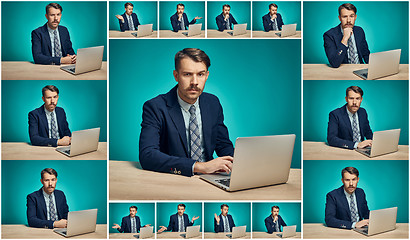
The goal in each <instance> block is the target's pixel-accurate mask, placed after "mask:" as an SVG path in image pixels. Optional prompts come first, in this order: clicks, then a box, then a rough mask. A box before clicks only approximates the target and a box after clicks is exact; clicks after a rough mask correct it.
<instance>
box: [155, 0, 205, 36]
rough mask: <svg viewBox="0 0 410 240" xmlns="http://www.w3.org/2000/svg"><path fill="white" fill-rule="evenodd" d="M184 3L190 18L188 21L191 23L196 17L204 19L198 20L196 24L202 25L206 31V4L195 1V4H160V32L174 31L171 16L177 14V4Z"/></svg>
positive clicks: (185, 11) (175, 2) (168, 2)
mask: <svg viewBox="0 0 410 240" xmlns="http://www.w3.org/2000/svg"><path fill="white" fill-rule="evenodd" d="M178 3H183V4H184V5H185V10H184V13H186V15H187V17H188V21H189V22H191V21H192V20H193V19H194V18H195V17H202V18H201V19H198V20H196V23H202V28H201V29H202V30H204V29H205V2H204V1H195V2H193V1H192V2H180V1H179V2H178V1H174V2H170V1H166V2H164V1H162V2H159V8H160V15H159V27H160V30H172V25H171V20H170V18H171V16H172V15H174V14H175V13H176V12H177V4H178Z"/></svg>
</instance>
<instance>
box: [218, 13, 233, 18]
mask: <svg viewBox="0 0 410 240" xmlns="http://www.w3.org/2000/svg"><path fill="white" fill-rule="evenodd" d="M229 15H231V14H229ZM216 18H224V17H223V16H222V13H221V14H218V16H216Z"/></svg>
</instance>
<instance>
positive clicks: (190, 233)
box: [186, 225, 201, 238]
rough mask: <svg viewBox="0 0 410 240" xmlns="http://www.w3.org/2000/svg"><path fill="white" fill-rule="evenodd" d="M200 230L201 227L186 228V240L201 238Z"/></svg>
mask: <svg viewBox="0 0 410 240" xmlns="http://www.w3.org/2000/svg"><path fill="white" fill-rule="evenodd" d="M200 228H201V225H197V226H188V227H186V238H192V237H196V236H199V235H200V233H199V229H200Z"/></svg>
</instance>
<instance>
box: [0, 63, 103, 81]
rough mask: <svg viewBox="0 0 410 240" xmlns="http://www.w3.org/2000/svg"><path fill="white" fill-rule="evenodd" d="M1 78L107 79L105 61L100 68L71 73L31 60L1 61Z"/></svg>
mask: <svg viewBox="0 0 410 240" xmlns="http://www.w3.org/2000/svg"><path fill="white" fill-rule="evenodd" d="M1 68H2V72H1V76H2V80H107V62H103V63H102V67H101V69H100V70H96V71H92V72H87V73H83V74H79V75H73V74H71V73H68V72H66V71H63V70H61V69H60V66H59V65H41V64H34V63H32V62H4V61H3V62H1Z"/></svg>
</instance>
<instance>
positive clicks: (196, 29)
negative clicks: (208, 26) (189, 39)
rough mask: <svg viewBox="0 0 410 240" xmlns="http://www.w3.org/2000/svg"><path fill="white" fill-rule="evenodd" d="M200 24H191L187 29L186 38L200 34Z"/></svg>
mask: <svg viewBox="0 0 410 240" xmlns="http://www.w3.org/2000/svg"><path fill="white" fill-rule="evenodd" d="M201 28H202V23H198V24H191V25H189V28H188V36H195V35H199V34H201Z"/></svg>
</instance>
